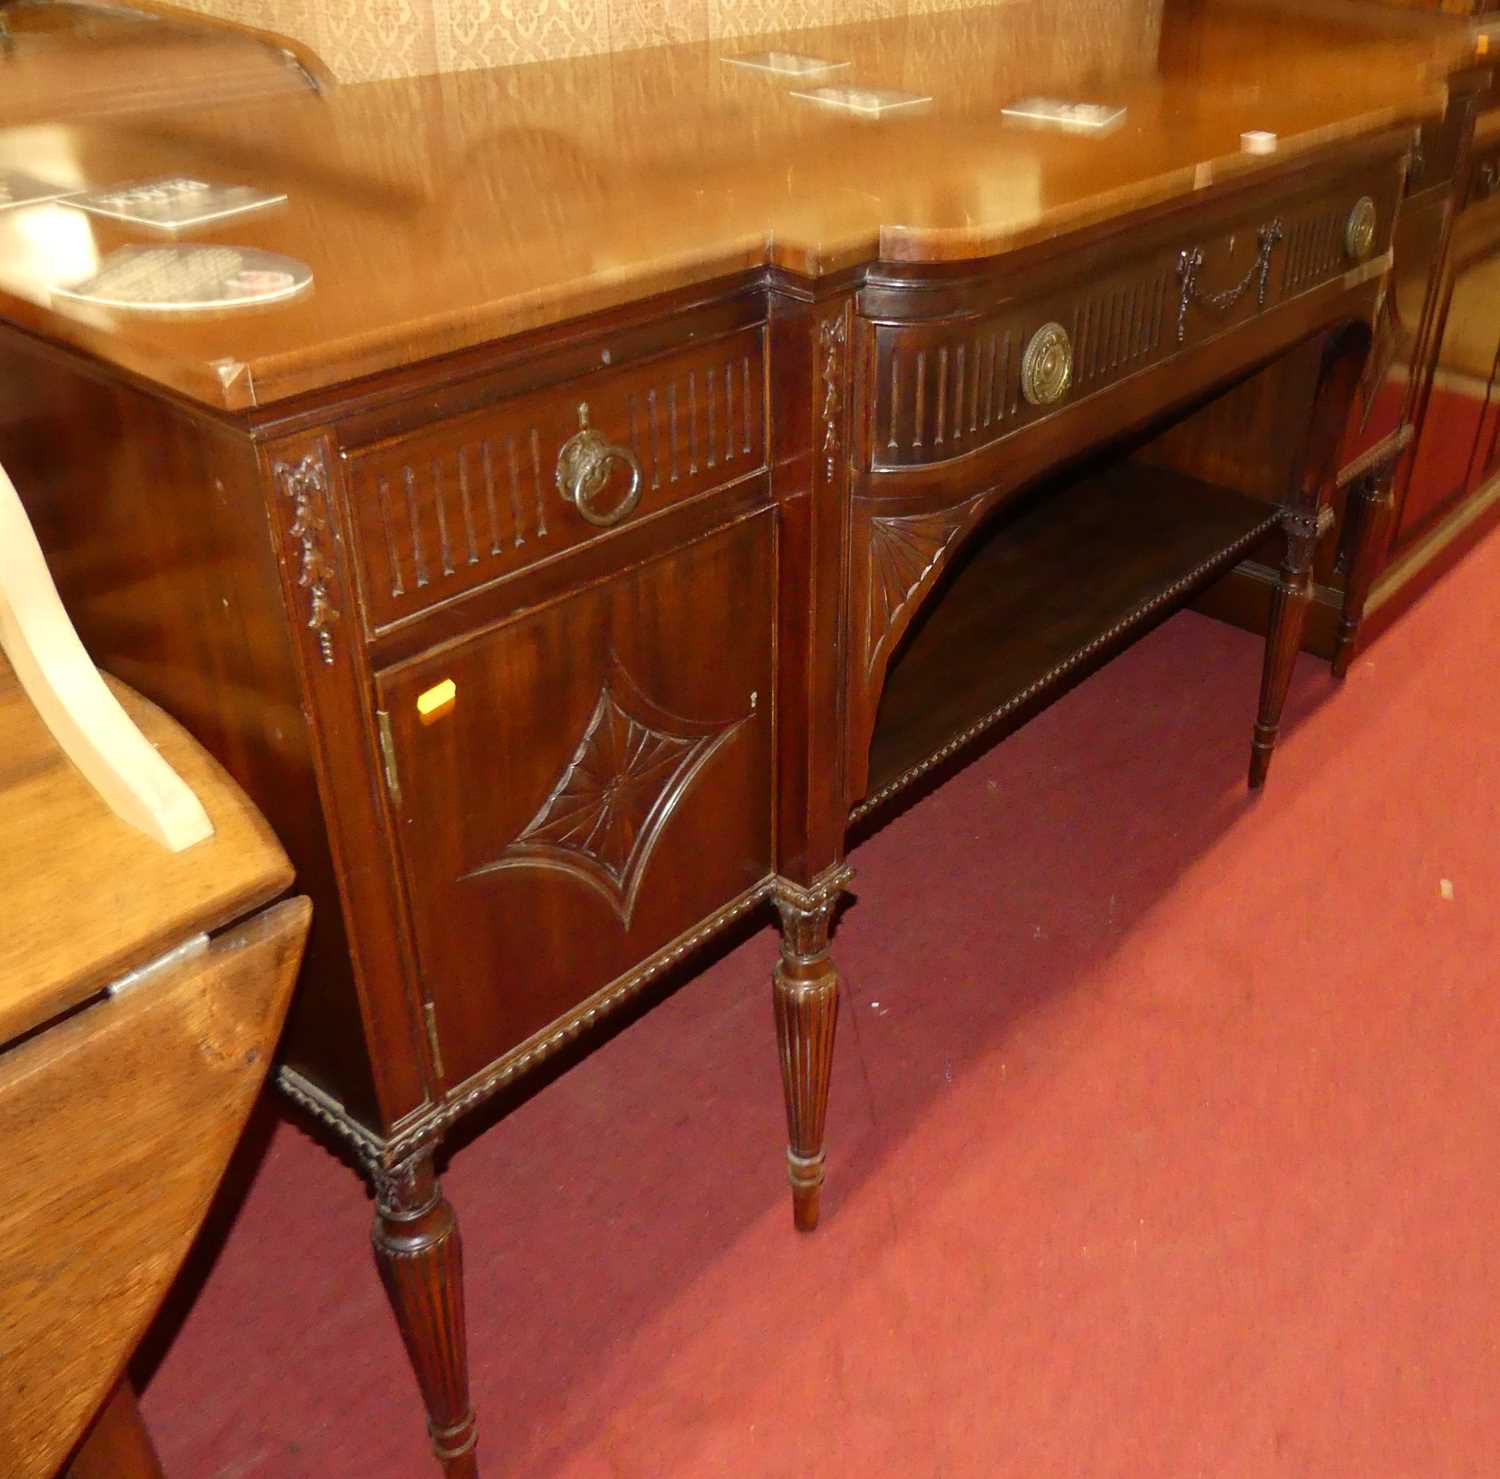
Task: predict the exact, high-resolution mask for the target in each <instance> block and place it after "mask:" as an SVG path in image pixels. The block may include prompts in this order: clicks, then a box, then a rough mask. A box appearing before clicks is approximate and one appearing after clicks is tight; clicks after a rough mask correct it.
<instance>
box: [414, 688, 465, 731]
mask: <svg viewBox="0 0 1500 1479" xmlns="http://www.w3.org/2000/svg"><path fill="white" fill-rule="evenodd" d="M457 697H458V685H457V684H456V683H454V681H453V679H452V678H444V679H443V681H442V682H441V683H434V684H433V685H432V687H431V688H429V689H428V690H427V691H426V692H425V693H419V694H418V695H417V713H418V714H420V715H421V716H422V719H423V721H424V722H426V721H427V720H429V719H436V718H437V717H438V715H439V714H441V713H442V712H443V711H444V710H445V709H447V708H450V707H451V706H452V704H453V700H454V699H455V698H457Z"/></svg>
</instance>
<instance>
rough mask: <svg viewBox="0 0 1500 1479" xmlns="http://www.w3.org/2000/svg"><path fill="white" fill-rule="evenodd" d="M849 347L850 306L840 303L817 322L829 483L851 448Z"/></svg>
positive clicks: (823, 453)
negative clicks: (849, 440)
mask: <svg viewBox="0 0 1500 1479" xmlns="http://www.w3.org/2000/svg"><path fill="white" fill-rule="evenodd" d="M848 349H849V305H848V304H847V303H840V304H839V306H838V309H837V311H836V312H834V313H832V314H830V315H829V316H828V317H827V318H825V319H823V320H822V321H821V322H820V323H819V324H818V352H817V370H818V431H817V437H818V457H819V460H820V462H821V464H822V468H823V476H824V478H825V479H826V481H827V482H829V483H830V484H831V483H833V482H835V481H836V479H837V477H838V472H839V463H840V461H841V459H843V458H844V457H845V456H846V454H847V450H848V431H849V396H848V382H849V375H848V358H849V356H848Z"/></svg>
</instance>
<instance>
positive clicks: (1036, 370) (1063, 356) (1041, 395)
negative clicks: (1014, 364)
mask: <svg viewBox="0 0 1500 1479" xmlns="http://www.w3.org/2000/svg"><path fill="white" fill-rule="evenodd" d="M1072 383H1073V341H1072V340H1071V339H1069V338H1068V331H1067V330H1066V329H1065V328H1063V326H1062V325H1061V324H1043V325H1042V327H1041V328H1039V329H1038V330H1037V331H1036V333H1034V334H1033V335H1032V336H1031V341H1030V343H1028V344H1027V346H1026V353H1025V354H1023V355H1022V356H1021V394H1022V395H1024V396H1025V397H1026V399H1027V400H1028V401H1030V402H1031V404H1032V405H1033V406H1050V405H1054V404H1055V403H1056V402H1058V401H1060V400H1061V399H1062V398H1063V397H1064V396H1065V395H1066V394H1067V393H1068V387H1069V386H1070V385H1071V384H1072Z"/></svg>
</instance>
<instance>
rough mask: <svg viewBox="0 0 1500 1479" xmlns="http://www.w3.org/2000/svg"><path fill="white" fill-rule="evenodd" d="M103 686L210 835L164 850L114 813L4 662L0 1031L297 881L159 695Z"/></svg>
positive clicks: (72, 1001)
mask: <svg viewBox="0 0 1500 1479" xmlns="http://www.w3.org/2000/svg"><path fill="white" fill-rule="evenodd" d="M112 687H113V690H114V692H115V694H116V695H117V696H118V697H119V699H120V701H121V702H122V703H123V704H124V706H125V710H126V712H127V713H128V714H129V715H130V717H131V718H132V719H133V720H134V721H135V722H136V723H137V724H138V725H139V726H140V727H141V729H142V731H143V732H144V733H145V734H146V736H147V737H148V739H150V740H151V742H152V743H153V744H155V745H157V746H158V747H159V748H160V750H161V752H162V754H163V755H165V756H166V758H167V759H168V761H169V762H170V763H171V764H172V766H173V767H174V769H176V770H177V772H178V774H179V775H181V776H182V777H183V778H184V779H185V780H186V781H187V783H188V784H189V785H190V786H191V787H192V788H193V790H194V791H195V792H196V793H197V794H198V795H199V796H200V797H201V798H203V799H204V800H205V802H206V805H207V808H208V811H209V815H210V816H211V818H212V819H213V822H214V828H215V830H214V835H213V836H212V837H211V838H209V839H208V840H206V841H204V842H201V843H199V844H198V845H197V846H195V847H193V848H190V849H189V850H188V851H186V852H181V853H173V852H169V851H168V850H167V849H166V848H164V847H161V846H160V845H159V844H156V843H154V842H150V841H149V840H148V839H147V838H145V837H143V836H142V834H141V833H139V832H137V831H136V830H135V828H133V827H131V826H129V825H127V824H126V823H125V822H123V821H121V820H120V818H119V817H117V816H115V815H114V813H113V812H111V811H110V809H109V808H108V807H107V806H106V805H105V804H104V802H103V801H102V800H101V799H100V798H99V796H98V795H97V794H96V793H95V792H94V790H93V788H92V787H91V786H90V785H89V783H88V782H87V781H86V780H85V779H84V778H83V776H82V775H81V774H80V773H79V772H78V771H77V770H76V769H74V767H73V766H72V764H71V763H70V762H69V761H68V759H67V757H66V756H65V755H63V754H62V752H61V751H60V750H59V749H58V747H57V745H56V743H55V742H54V740H53V738H52V736H51V734H50V733H49V731H48V730H47V728H46V726H45V725H44V724H43V723H42V721H41V719H40V718H39V717H38V715H37V713H36V711H35V710H34V709H33V708H32V707H31V705H30V704H29V703H28V702H27V701H26V697H25V695H24V693H23V692H22V691H21V689H20V686H19V684H17V682H16V679H15V675H14V673H12V671H11V669H10V667H9V665H8V664H6V663H4V662H3V660H0V757H3V759H0V790H3V793H4V796H5V800H6V818H5V823H6V824H5V839H6V845H5V846H4V847H3V848H0V894H3V895H4V897H5V898H6V900H7V901H8V903H9V906H10V909H11V915H10V923H9V925H8V926H7V928H6V930H5V936H4V943H3V945H0V1041H8V1040H10V1039H11V1038H13V1037H16V1036H19V1035H20V1034H21V1033H23V1032H28V1031H30V1030H32V1029H34V1028H36V1027H39V1026H41V1025H42V1024H43V1023H45V1022H46V1021H48V1020H49V1019H50V1018H52V1017H55V1016H56V1015H57V1014H58V1013H60V1012H64V1011H66V1010H67V1009H68V1008H70V1007H73V1006H76V1005H77V1004H78V1003H79V1002H81V1001H84V1000H86V999H87V998H88V997H89V996H91V995H93V994H94V993H95V992H97V991H98V990H99V989H100V988H101V987H102V986H103V985H104V984H105V983H106V982H107V981H109V980H112V979H113V978H115V977H117V976H120V975H123V974H124V973H125V972H126V971H128V970H131V969H133V968H134V967H136V966H139V965H141V964H143V963H144V962H146V961H148V960H150V959H152V958H153V957H154V956H156V955H159V954H160V953H161V952H162V951H163V950H165V949H168V948H170V947H171V946H173V945H175V944H177V943H178V942H179V941H180V940H181V939H182V938H183V937H184V936H185V935H187V934H190V933H192V932H194V931H196V930H202V929H215V928H218V927H219V926H220V925H223V924H226V923H228V922H229V921H231V920H234V919H238V918H241V917H242V916H244V915H245V914H247V913H249V912H250V911H251V910H252V909H254V908H256V907H257V906H259V905H261V904H264V903H266V902H267V901H269V900H270V899H273V898H275V897H276V895H277V894H279V893H281V892H282V891H283V890H284V889H285V888H286V886H287V885H288V884H289V883H290V882H291V880H292V870H291V866H290V864H289V863H288V862H287V858H286V854H285V853H284V852H283V851H282V849H281V847H280V845H279V844H278V842H277V841H276V838H275V837H274V836H273V835H272V833H271V831H270V829H269V828H268V827H267V826H266V824H265V822H264V820H263V819H262V818H261V816H260V813H259V812H258V811H257V810H256V809H255V807H254V806H253V805H251V803H250V802H249V801H248V800H247V799H246V797H245V796H244V794H243V793H242V792H241V791H240V790H239V789H238V787H235V786H232V785H229V784H228V783H227V780H226V778H225V776H224V772H223V771H222V770H221V769H220V768H219V766H218V765H217V764H216V763H215V761H214V760H212V759H211V758H210V757H209V756H208V755H207V754H205V753H204V751H203V750H202V748H201V747H200V746H198V745H197V744H195V743H194V742H193V741H192V740H191V739H189V738H188V736H187V735H186V734H184V732H183V731H182V729H181V728H180V727H179V726H178V725H176V724H174V723H173V722H172V721H171V720H170V719H168V718H167V717H166V716H165V715H164V714H163V713H161V711H160V710H159V709H157V708H156V707H155V706H154V705H152V704H150V703H147V702H146V701H145V700H144V699H141V698H140V697H138V696H137V695H135V694H133V693H131V692H130V691H129V690H128V689H126V688H125V687H124V685H123V684H119V683H114V684H112ZM60 879H67V880H68V883H67V886H66V887H59V880H60Z"/></svg>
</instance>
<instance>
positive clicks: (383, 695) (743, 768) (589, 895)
mask: <svg viewBox="0 0 1500 1479" xmlns="http://www.w3.org/2000/svg"><path fill="white" fill-rule="evenodd" d="M773 520H774V515H773V514H772V513H771V512H770V511H769V510H768V511H764V512H762V513H759V514H756V515H754V516H752V517H749V518H746V519H743V520H741V521H740V522H738V523H735V524H732V525H730V526H728V527H726V528H721V529H719V530H718V531H717V532H715V533H712V534H709V535H707V536H706V537H703V538H700V539H698V540H697V541H695V542H693V543H690V544H688V545H686V546H684V547H683V548H680V549H678V550H676V551H674V552H671V553H668V554H665V555H663V556H661V557H660V558H658V559H655V560H653V561H650V562H648V563H647V564H645V565H644V566H639V567H636V568H634V569H632V570H630V571H628V572H626V573H623V574H621V575H619V576H616V577H614V578H613V579H610V580H607V581H604V582H602V583H600V584H597V585H594V586H591V587H586V588H584V589H583V590H581V591H578V592H576V593H574V594H572V595H570V596H567V597H565V598H563V599H560V600H558V601H554V602H552V603H551V604H549V605H545V606H543V607H541V608H539V609H534V610H531V611H528V612H525V613H523V614H521V615H518V616H516V617H514V618H512V619H510V620H508V621H505V622H502V623H501V624H500V625H498V626H496V627H493V628H491V629H490V630H488V631H485V632H482V633H479V634H477V635H475V636H473V637H470V638H468V639H466V640H464V641H462V642H459V643H457V644H455V645H449V646H445V647H443V648H440V649H438V650H437V651H436V652H434V653H432V654H430V655H427V656H424V657H420V658H417V659H414V660H412V661H410V662H408V663H404V664H401V665H398V666H396V667H394V668H391V669H388V670H386V671H385V672H383V673H381V674H380V675H378V677H377V694H378V703H379V708H380V710H381V712H382V713H383V714H384V716H385V717H384V719H383V720H382V728H383V730H384V731H385V732H386V734H387V735H388V750H389V756H390V762H391V770H392V775H393V814H394V816H395V820H396V828H395V830H396V834H397V838H398V847H399V849H400V853H401V857H402V863H403V868H404V872H405V878H406V887H407V894H408V898H409V899H410V905H411V911H412V918H413V925H414V930H415V936H416V949H417V956H418V968H419V974H420V978H421V981H422V985H423V990H424V992H425V993H426V994H427V996H428V998H429V999H430V1001H431V1003H432V1017H433V1019H434V1027H435V1032H436V1035H437V1039H438V1043H439V1048H440V1056H441V1058H442V1060H443V1071H444V1075H445V1078H446V1081H447V1082H448V1083H449V1084H455V1083H458V1082H461V1081H462V1080H464V1079H466V1078H469V1077H471V1076H472V1075H473V1074H475V1073H477V1072H479V1071H480V1070H481V1069H483V1068H484V1067H486V1066H487V1065H488V1064H490V1063H492V1062H494V1061H495V1060H496V1059H499V1058H501V1057H503V1056H504V1055H505V1054H506V1053H507V1052H510V1051H512V1050H514V1049H516V1048H517V1047H518V1046H520V1045H522V1044H524V1043H526V1042H527V1040H528V1039H531V1038H533V1037H534V1035H535V1034H537V1033H538V1032H540V1031H543V1030H544V1029H546V1030H547V1031H549V1032H551V1031H554V1030H558V1029H559V1028H564V1029H565V1028H566V1026H567V1024H568V1023H569V1022H570V1021H574V1020H576V1019H577V1017H578V1015H579V1013H580V1012H581V1011H584V1010H589V1009H591V1008H595V1007H597V1006H598V1005H599V1004H598V1003H597V1002H593V1003H591V1002H590V998H591V997H593V996H595V994H596V993H598V992H599V991H600V990H601V989H603V988H605V987H610V986H611V983H619V982H620V979H621V977H622V976H625V975H627V973H630V972H632V971H634V970H635V969H636V968H638V967H639V966H640V965H641V963H642V962H645V961H648V960H649V959H650V958H651V956H652V955H653V953H654V952H656V951H659V950H661V949H662V948H663V947H664V946H667V945H669V944H670V943H671V942H672V941H673V940H675V939H676V938H677V937H678V936H679V935H681V934H683V933H684V932H685V931H688V930H691V929H693V928H694V927H695V926H697V925H698V924H699V923H700V922H701V921H702V920H704V919H706V918H707V917H708V916H710V915H712V914H713V913H714V912H715V911H717V910H720V909H722V908H724V907H725V906H726V905H727V904H729V903H730V902H731V901H733V900H736V899H739V898H741V897H743V896H744V895H745V893H746V892H747V891H748V890H752V889H754V888H755V887H756V886H757V885H758V884H760V883H761V882H762V881H763V880H764V879H765V878H766V877H767V875H768V874H769V873H770V871H771V866H772V863H771V736H772V710H773V704H772V671H771V632H772V580H773V574H772V572H773V555H774V523H773ZM726 591H732V592H734V600H732V601H727V600H725V599H724V593H725V592H726ZM618 992H619V986H618V984H616V985H615V986H613V987H611V993H612V995H613V994H615V993H618Z"/></svg>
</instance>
